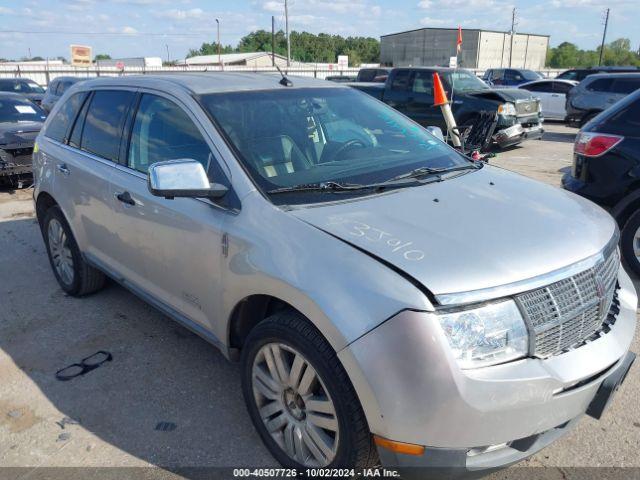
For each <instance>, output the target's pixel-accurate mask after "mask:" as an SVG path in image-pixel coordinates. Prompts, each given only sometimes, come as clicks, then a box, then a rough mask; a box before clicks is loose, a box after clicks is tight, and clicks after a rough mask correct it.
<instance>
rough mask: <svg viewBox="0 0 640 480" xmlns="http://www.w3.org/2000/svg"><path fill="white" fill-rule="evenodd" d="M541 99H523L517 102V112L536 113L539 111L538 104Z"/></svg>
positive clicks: (521, 113)
mask: <svg viewBox="0 0 640 480" xmlns="http://www.w3.org/2000/svg"><path fill="white" fill-rule="evenodd" d="M539 103H540V100H537V99H535V100H522V101H517V102H516V114H517V115H519V116H522V115H534V114H537V113H538V104H539Z"/></svg>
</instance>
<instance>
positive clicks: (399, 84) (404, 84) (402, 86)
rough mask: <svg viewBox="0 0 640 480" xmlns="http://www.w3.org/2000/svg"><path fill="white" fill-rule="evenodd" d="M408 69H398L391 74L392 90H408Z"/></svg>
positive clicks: (409, 72)
mask: <svg viewBox="0 0 640 480" xmlns="http://www.w3.org/2000/svg"><path fill="white" fill-rule="evenodd" d="M410 74H411V71H410V70H399V71H397V72H396V74H395V75H394V76H393V83H392V84H391V89H392V90H408V89H409V75H410Z"/></svg>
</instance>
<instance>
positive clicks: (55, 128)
mask: <svg viewBox="0 0 640 480" xmlns="http://www.w3.org/2000/svg"><path fill="white" fill-rule="evenodd" d="M85 96H86V94H85V93H84V92H80V93H76V94H75V95H72V96H71V97H69V98H68V99H67V101H66V102H64V104H63V105H62V106H61V107H60V110H58V112H57V113H56V114H55V115H54V116H53V118H51V119H50V120H49V123H48V125H47V130H46V131H45V133H44V135H45V137H49V138H51V139H52V140H56V141H58V142H61V143H64V142H65V141H66V140H67V135H68V134H69V128H71V125H72V124H73V121H74V119H75V118H76V115H77V114H78V110H80V107H81V106H82V102H83V101H84V98H85Z"/></svg>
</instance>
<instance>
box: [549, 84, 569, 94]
mask: <svg viewBox="0 0 640 480" xmlns="http://www.w3.org/2000/svg"><path fill="white" fill-rule="evenodd" d="M572 88H573V85H571V84H570V83H564V82H553V91H554V93H564V94H567V93H569V90H571V89H572Z"/></svg>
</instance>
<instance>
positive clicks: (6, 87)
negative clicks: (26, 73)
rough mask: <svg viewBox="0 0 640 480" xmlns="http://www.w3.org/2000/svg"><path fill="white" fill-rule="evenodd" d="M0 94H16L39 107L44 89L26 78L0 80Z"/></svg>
mask: <svg viewBox="0 0 640 480" xmlns="http://www.w3.org/2000/svg"><path fill="white" fill-rule="evenodd" d="M0 92H11V93H18V94H20V95H22V96H23V97H26V98H28V99H29V100H31V101H32V102H33V103H35V104H37V105H40V102H42V97H44V88H42V87H41V86H40V85H38V84H37V83H36V82H34V81H33V80H30V79H28V78H0Z"/></svg>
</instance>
